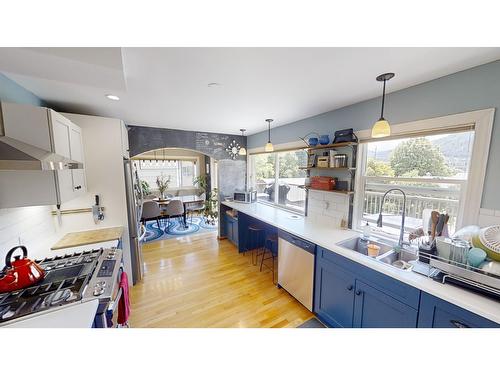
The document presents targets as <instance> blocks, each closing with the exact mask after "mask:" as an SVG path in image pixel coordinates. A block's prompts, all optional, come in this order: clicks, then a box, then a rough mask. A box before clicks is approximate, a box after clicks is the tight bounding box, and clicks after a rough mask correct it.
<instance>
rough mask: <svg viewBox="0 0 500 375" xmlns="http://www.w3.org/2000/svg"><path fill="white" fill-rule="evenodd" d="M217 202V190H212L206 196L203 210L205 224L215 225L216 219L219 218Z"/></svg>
mask: <svg viewBox="0 0 500 375" xmlns="http://www.w3.org/2000/svg"><path fill="white" fill-rule="evenodd" d="M218 202H219V194H218V192H217V189H214V190H212V191H211V192H209V193H208V194H207V199H206V201H205V207H204V208H203V217H204V218H205V222H206V223H207V224H210V225H215V224H216V223H217V218H218V217H219V211H218Z"/></svg>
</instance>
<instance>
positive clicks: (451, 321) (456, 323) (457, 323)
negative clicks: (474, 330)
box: [450, 320, 470, 328]
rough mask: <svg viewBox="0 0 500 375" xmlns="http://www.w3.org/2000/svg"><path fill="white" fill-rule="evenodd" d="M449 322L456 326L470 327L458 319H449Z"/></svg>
mask: <svg viewBox="0 0 500 375" xmlns="http://www.w3.org/2000/svg"><path fill="white" fill-rule="evenodd" d="M450 323H451V324H453V325H454V326H455V327H456V328H470V327H469V326H468V325H467V324H465V323H462V322H459V321H458V320H450Z"/></svg>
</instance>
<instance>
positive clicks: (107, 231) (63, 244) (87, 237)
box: [51, 227, 123, 250]
mask: <svg viewBox="0 0 500 375" xmlns="http://www.w3.org/2000/svg"><path fill="white" fill-rule="evenodd" d="M122 234H123V227H110V228H103V229H94V230H86V231H83V232H71V233H68V234H66V235H65V236H64V237H63V238H61V239H60V240H59V241H57V243H56V244H54V246H52V247H51V249H52V250H59V249H66V248H69V247H77V246H83V245H90V244H93V243H98V242H106V241H113V240H118V239H120V238H121V237H122Z"/></svg>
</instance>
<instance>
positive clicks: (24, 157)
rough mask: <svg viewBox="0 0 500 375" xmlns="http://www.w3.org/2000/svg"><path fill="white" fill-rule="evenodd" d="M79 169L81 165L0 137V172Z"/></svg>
mask: <svg viewBox="0 0 500 375" xmlns="http://www.w3.org/2000/svg"><path fill="white" fill-rule="evenodd" d="M81 168H83V163H80V162H77V161H74V160H71V159H68V158H65V157H64V156H61V155H57V154H55V153H53V152H47V151H45V150H43V149H41V148H38V147H35V146H31V145H29V144H27V143H24V142H20V141H16V140H14V139H10V138H7V137H2V136H0V170H3V171H54V170H58V169H81Z"/></svg>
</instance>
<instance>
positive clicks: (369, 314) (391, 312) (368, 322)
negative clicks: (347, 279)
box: [353, 280, 418, 328]
mask: <svg viewBox="0 0 500 375" xmlns="http://www.w3.org/2000/svg"><path fill="white" fill-rule="evenodd" d="M354 296H355V297H354V319H353V327H355V328H415V327H416V326H417V316H418V311H417V310H416V309H414V308H411V307H410V306H408V305H406V304H404V303H402V302H400V301H398V300H397V299H395V298H393V297H391V296H389V295H388V294H386V293H384V292H381V291H380V290H378V289H375V288H373V287H371V286H370V285H368V284H365V283H364V282H362V281H359V280H356V288H355V293H354Z"/></svg>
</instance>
